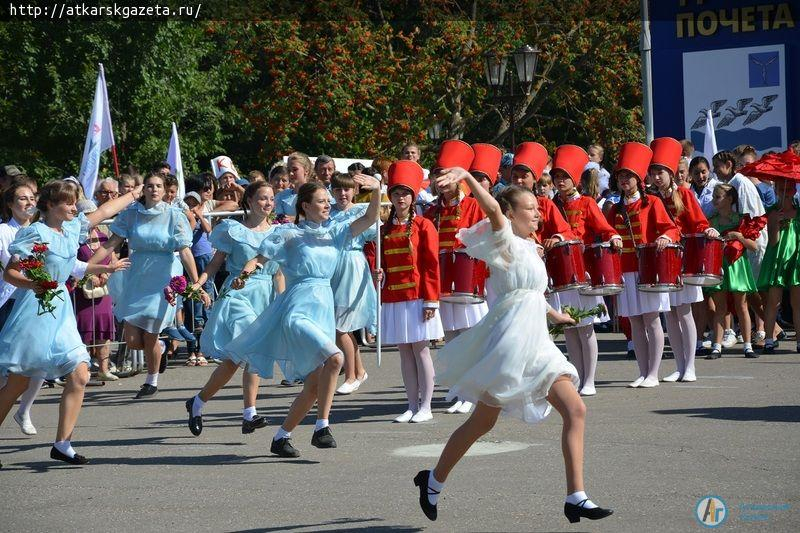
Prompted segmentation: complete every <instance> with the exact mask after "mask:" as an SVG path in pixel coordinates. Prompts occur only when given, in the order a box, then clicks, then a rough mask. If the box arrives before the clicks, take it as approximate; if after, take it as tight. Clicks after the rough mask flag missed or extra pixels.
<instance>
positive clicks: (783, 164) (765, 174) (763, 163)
mask: <svg viewBox="0 0 800 533" xmlns="http://www.w3.org/2000/svg"><path fill="white" fill-rule="evenodd" d="M739 172H740V173H742V174H744V175H745V176H753V177H754V178H759V179H762V178H763V179H767V180H775V179H785V180H791V181H797V182H800V155H797V154H795V153H794V152H793V151H792V150H786V151H785V152H781V153H780V154H767V155H765V156H763V157H762V158H761V159H759V160H758V161H754V162H752V163H750V164H749V165H745V166H744V167H742V168H741V169H740V170H739Z"/></svg>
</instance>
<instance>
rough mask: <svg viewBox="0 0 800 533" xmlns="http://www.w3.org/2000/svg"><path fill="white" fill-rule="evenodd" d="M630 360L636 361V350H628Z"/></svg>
mask: <svg viewBox="0 0 800 533" xmlns="http://www.w3.org/2000/svg"><path fill="white" fill-rule="evenodd" d="M628 359H636V352H635V351H634V350H628Z"/></svg>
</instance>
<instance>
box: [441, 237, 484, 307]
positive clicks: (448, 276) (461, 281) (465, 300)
mask: <svg viewBox="0 0 800 533" xmlns="http://www.w3.org/2000/svg"><path fill="white" fill-rule="evenodd" d="M478 277H480V265H479V264H478V260H477V259H475V258H472V257H470V256H469V255H467V253H466V252H464V251H461V250H453V251H449V250H442V251H441V252H439V291H440V295H439V299H440V300H441V301H443V302H450V303H455V304H479V303H482V302H483V301H484V298H483V292H484V291H483V282H481V283H477V282H476V279H477V278H478Z"/></svg>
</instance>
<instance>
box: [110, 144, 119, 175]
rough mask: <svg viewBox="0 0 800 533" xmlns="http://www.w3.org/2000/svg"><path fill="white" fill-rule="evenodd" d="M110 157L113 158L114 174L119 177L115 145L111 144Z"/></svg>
mask: <svg viewBox="0 0 800 533" xmlns="http://www.w3.org/2000/svg"><path fill="white" fill-rule="evenodd" d="M111 157H113V158H114V176H115V177H116V178H117V179H119V161H117V145H116V144H112V145H111Z"/></svg>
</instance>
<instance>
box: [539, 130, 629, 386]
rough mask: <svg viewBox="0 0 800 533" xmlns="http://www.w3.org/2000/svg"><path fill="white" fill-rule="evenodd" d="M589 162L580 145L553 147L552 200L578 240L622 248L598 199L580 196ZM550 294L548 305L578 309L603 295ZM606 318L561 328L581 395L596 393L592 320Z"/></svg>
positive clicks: (600, 319)
mask: <svg viewBox="0 0 800 533" xmlns="http://www.w3.org/2000/svg"><path fill="white" fill-rule="evenodd" d="M588 162H589V155H588V154H587V153H586V152H584V151H583V148H581V147H579V146H575V145H571V144H566V145H563V146H559V147H558V148H557V149H556V152H555V155H554V156H553V168H552V170H550V176H551V177H552V179H553V185H554V186H555V189H556V192H557V195H556V197H555V199H554V203H555V205H556V207H557V209H558V210H559V212H560V213H562V214H563V215H564V217H565V218H566V220H567V223H568V224H569V225H570V228H571V230H572V232H573V233H574V234H575V236H576V237H577V238H578V240H581V241H583V243H584V244H586V245H589V244H594V243H596V242H608V241H611V245H612V246H613V247H614V248H616V249H617V250H621V249H622V237H621V236H620V235H619V234H618V233H617V231H615V230H614V228H612V227H611V225H610V224H609V223H608V221H607V220H606V219H605V217H603V213H601V212H600V208H599V207H598V206H597V202H596V201H595V200H594V198H590V197H588V196H581V194H580V193H579V192H578V190H577V189H576V188H575V187H576V185H575V184H576V183H580V176H581V173H582V172H583V168H584V167H585V166H586V164H587V163H588ZM551 296H552V297H553V298H552V299H550V298H549V301H550V305H551V306H552V307H553V308H555V309H559V310H560V309H561V306H563V305H571V306H572V307H575V308H577V309H591V308H592V307H595V306H597V305H598V304H602V303H603V297H602V296H584V295H581V294H580V293H579V292H578V289H571V290H568V291H561V292H554V293H552V294H551ZM555 300H558V301H555ZM608 319H609V317H608V315H607V314H604V316H603V317H600V318H597V317H588V318H584V319H583V320H581V322H580V323H578V324H577V325H575V326H569V327H567V328H565V329H564V337H565V339H566V343H567V351H568V352H569V360H570V362H571V363H572V364H573V365H575V368H576V369H577V370H578V377H579V378H580V383H581V384H580V388H579V389H578V390H579V392H580V394H581V396H594V395H595V394H596V390H595V386H594V375H595V370H596V369H597V354H598V349H597V336H596V335H595V333H594V326H593V324H594V323H595V322H605V321H607V320H608Z"/></svg>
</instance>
